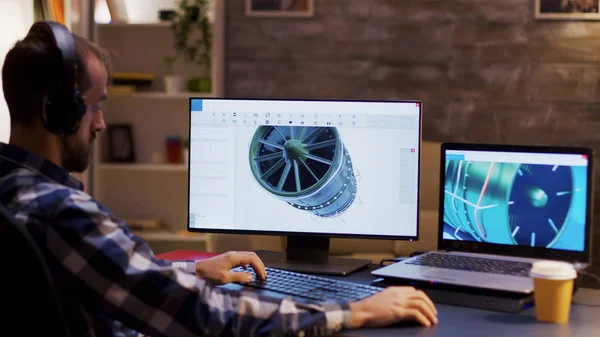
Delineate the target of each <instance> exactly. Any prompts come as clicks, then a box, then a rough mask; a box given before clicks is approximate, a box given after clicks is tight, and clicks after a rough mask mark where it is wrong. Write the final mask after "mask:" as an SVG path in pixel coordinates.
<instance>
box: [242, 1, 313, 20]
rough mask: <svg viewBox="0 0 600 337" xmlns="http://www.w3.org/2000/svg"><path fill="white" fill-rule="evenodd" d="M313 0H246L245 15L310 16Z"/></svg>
mask: <svg viewBox="0 0 600 337" xmlns="http://www.w3.org/2000/svg"><path fill="white" fill-rule="evenodd" d="M314 5H315V2H314V0H246V15H248V16H259V17H312V16H313V15H314Z"/></svg>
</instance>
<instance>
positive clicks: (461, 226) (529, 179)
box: [443, 150, 590, 252]
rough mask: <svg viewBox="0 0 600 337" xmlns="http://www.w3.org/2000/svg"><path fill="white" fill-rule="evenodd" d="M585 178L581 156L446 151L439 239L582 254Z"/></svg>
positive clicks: (583, 247) (582, 156) (585, 161)
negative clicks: (441, 231)
mask: <svg viewBox="0 0 600 337" xmlns="http://www.w3.org/2000/svg"><path fill="white" fill-rule="evenodd" d="M588 177H589V172H588V156H587V155H585V154H581V153H546V152H543V153H538V152H502V151H472V150H447V151H446V152H445V179H444V182H445V183H444V184H443V192H444V197H443V206H444V214H443V219H444V229H443V238H444V239H446V240H463V241H477V242H482V243H494V244H503V245H514V246H527V247H540V248H551V249H560V250H568V251H577V252H582V251H584V249H585V243H586V219H587V214H586V213H587V205H588V200H587V198H588V197H589V194H588V189H589V188H590V187H589V181H588Z"/></svg>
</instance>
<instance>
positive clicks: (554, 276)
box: [530, 261, 577, 280]
mask: <svg viewBox="0 0 600 337" xmlns="http://www.w3.org/2000/svg"><path fill="white" fill-rule="evenodd" d="M530 276H531V277H533V278H544V279H550V280H570V279H574V278H576V277H577V271H576V270H575V268H574V267H573V265H571V264H569V263H567V262H559V261H537V262H534V263H533V265H532V266H531V271H530Z"/></svg>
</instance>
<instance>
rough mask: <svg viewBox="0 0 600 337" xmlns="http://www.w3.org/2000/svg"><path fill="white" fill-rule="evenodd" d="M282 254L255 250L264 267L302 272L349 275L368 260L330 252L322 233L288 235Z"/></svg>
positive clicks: (326, 239)
mask: <svg viewBox="0 0 600 337" xmlns="http://www.w3.org/2000/svg"><path fill="white" fill-rule="evenodd" d="M286 250H287V251H286V252H285V253H281V252H273V251H266V250H257V251H256V254H257V255H258V256H259V257H260V259H261V260H262V261H263V263H264V264H265V266H267V267H271V268H277V269H283V270H289V271H295V272H301V273H309V274H326V275H340V276H343V275H348V274H350V273H352V272H355V271H357V270H359V269H361V268H363V267H365V266H367V265H369V264H370V263H371V260H368V259H355V258H342V257H333V256H330V255H329V238H328V237H322V236H288V237H287V249H286Z"/></svg>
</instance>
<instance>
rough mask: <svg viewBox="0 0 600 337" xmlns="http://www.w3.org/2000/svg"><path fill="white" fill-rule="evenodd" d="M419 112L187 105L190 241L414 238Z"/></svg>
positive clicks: (222, 102) (308, 105) (401, 107)
mask: <svg viewBox="0 0 600 337" xmlns="http://www.w3.org/2000/svg"><path fill="white" fill-rule="evenodd" d="M420 131H421V103H420V102H418V101H400V102H396V101H395V102H375V101H325V100H260V99H217V98H210V99H206V98H192V99H190V157H189V179H190V180H189V222H188V229H189V230H190V231H202V232H232V233H244V232H246V233H253V234H268V233H275V234H293V233H298V234H316V235H319V234H322V235H329V236H332V237H336V236H337V237H351V236H356V237H386V238H396V239H411V238H416V237H417V224H418V212H417V210H418V199H419V198H418V191H419V184H418V182H419V149H420V139H421V138H420Z"/></svg>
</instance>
